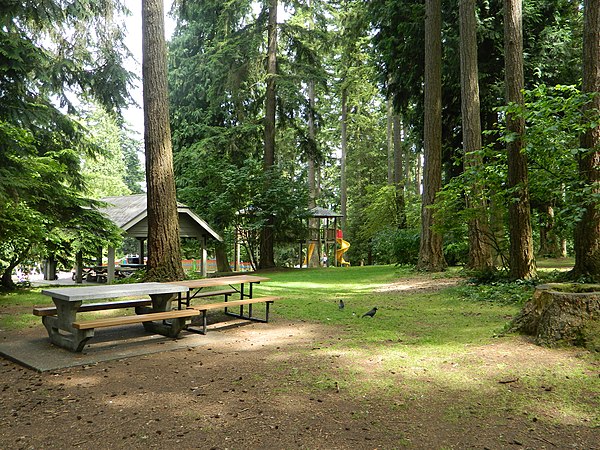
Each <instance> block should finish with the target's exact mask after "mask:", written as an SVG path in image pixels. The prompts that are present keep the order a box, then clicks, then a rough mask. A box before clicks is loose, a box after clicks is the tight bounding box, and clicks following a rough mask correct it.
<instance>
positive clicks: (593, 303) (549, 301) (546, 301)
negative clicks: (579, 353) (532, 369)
mask: <svg viewBox="0 0 600 450" xmlns="http://www.w3.org/2000/svg"><path fill="white" fill-rule="evenodd" d="M509 331H518V332H521V333H524V334H528V335H531V336H534V337H535V342H536V344H539V345H545V346H550V347H553V346H556V345H557V344H559V343H568V344H572V345H579V346H583V347H587V348H588V349H590V350H595V351H600V286H599V285H569V284H556V283H553V284H547V285H541V286H538V287H537V289H536V291H535V293H534V294H533V298H532V299H531V300H530V301H528V302H527V303H526V304H525V306H524V307H523V309H522V311H521V312H520V313H519V315H518V316H517V317H515V319H514V320H513V321H512V323H511V327H510V330H509Z"/></svg>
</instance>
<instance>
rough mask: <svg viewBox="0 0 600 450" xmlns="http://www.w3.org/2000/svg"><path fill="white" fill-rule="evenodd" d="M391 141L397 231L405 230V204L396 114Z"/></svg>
mask: <svg viewBox="0 0 600 450" xmlns="http://www.w3.org/2000/svg"><path fill="white" fill-rule="evenodd" d="M392 126H393V131H392V138H393V139H392V140H393V146H394V157H393V160H394V170H393V172H394V173H393V177H394V179H393V182H394V185H395V186H396V215H397V217H396V222H397V224H398V228H399V229H403V228H406V202H405V200H404V166H403V164H404V158H403V155H402V152H403V150H404V148H403V147H404V146H403V145H402V135H403V133H402V131H403V130H402V121H401V120H400V116H399V115H398V114H393V116H392Z"/></svg>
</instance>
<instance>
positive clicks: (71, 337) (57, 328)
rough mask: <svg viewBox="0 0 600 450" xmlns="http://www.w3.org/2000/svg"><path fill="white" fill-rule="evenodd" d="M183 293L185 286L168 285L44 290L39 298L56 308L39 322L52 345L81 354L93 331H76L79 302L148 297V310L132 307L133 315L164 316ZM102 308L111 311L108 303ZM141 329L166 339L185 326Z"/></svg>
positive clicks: (159, 325) (155, 325)
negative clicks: (133, 309)
mask: <svg viewBox="0 0 600 450" xmlns="http://www.w3.org/2000/svg"><path fill="white" fill-rule="evenodd" d="M187 291H188V287H187V286H182V285H177V284H169V283H135V284H114V285H107V286H86V287H69V288H56V289H44V290H42V294H44V295H48V296H50V297H52V301H53V302H54V305H55V306H56V315H44V316H43V317H42V322H43V324H44V326H45V327H46V330H47V331H48V336H49V337H50V341H51V342H52V343H53V344H55V345H58V346H60V347H63V348H66V349H68V350H71V351H76V352H77V351H81V349H82V348H83V346H84V345H85V343H86V342H87V341H88V340H89V339H90V338H91V337H93V336H94V329H93V328H92V329H78V328H76V327H75V326H74V323H76V316H77V313H78V310H79V308H80V307H81V305H82V303H83V302H87V301H90V300H98V299H115V298H121V297H130V296H139V295H149V296H150V298H151V301H152V306H151V307H146V306H141V307H136V313H137V314H140V315H142V314H143V315H148V314H153V313H162V314H163V315H165V314H168V311H169V310H170V309H171V301H172V299H173V298H176V296H177V295H181V294H182V293H184V292H187ZM104 306H105V307H104V308H102V309H113V308H111V303H110V302H107V303H106V304H104ZM119 307H123V306H119V305H118V303H114V308H119ZM157 317H158V316H157ZM116 319H118V318H116ZM173 322H174V323H176V322H177V321H176V320H174V321H173ZM143 325H144V328H145V329H146V330H148V331H151V332H155V333H158V334H162V335H165V336H170V337H173V336H176V335H177V333H178V332H179V331H180V329H181V328H183V327H184V326H185V325H184V323H183V322H182V321H179V322H177V323H176V326H175V325H172V324H165V323H163V321H162V320H161V321H160V322H152V321H145V322H143Z"/></svg>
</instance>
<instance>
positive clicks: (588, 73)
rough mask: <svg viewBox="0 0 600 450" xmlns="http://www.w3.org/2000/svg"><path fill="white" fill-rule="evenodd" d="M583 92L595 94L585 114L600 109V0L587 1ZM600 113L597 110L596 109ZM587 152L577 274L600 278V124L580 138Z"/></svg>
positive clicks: (581, 174)
mask: <svg viewBox="0 0 600 450" xmlns="http://www.w3.org/2000/svg"><path fill="white" fill-rule="evenodd" d="M583 15H584V25H583V89H582V90H583V92H587V93H595V94H596V95H595V97H594V100H593V101H592V103H591V104H588V105H586V107H585V109H584V111H583V116H584V118H585V117H587V118H589V114H594V110H595V111H598V110H600V0H585V1H584V2H583ZM596 114H597V112H596ZM580 145H581V148H584V149H586V152H585V153H584V154H583V155H581V156H579V161H578V166H579V178H580V180H581V182H582V183H583V184H584V185H585V186H587V188H588V189H589V190H590V194H589V199H588V202H587V204H586V205H584V207H585V211H584V213H583V217H582V218H581V220H580V221H579V222H578V223H577V225H576V228H575V236H574V238H575V267H574V268H573V271H572V272H571V275H572V276H573V277H582V276H583V277H588V278H591V279H593V280H600V210H599V209H598V203H597V200H595V199H594V196H596V197H597V196H598V195H600V125H597V126H596V127H595V128H593V129H590V130H588V131H587V132H586V133H584V134H583V135H582V136H581V138H580Z"/></svg>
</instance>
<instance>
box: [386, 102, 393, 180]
mask: <svg viewBox="0 0 600 450" xmlns="http://www.w3.org/2000/svg"><path fill="white" fill-rule="evenodd" d="M393 115H394V110H393V108H392V101H391V100H390V99H389V98H388V99H387V103H386V116H387V117H386V120H387V122H386V143H387V184H388V185H392V184H393V183H394V137H393Z"/></svg>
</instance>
